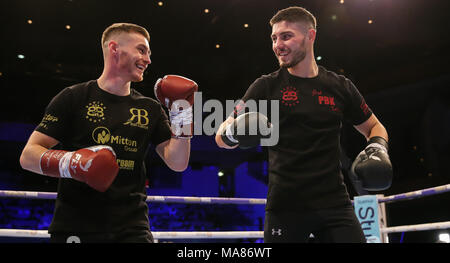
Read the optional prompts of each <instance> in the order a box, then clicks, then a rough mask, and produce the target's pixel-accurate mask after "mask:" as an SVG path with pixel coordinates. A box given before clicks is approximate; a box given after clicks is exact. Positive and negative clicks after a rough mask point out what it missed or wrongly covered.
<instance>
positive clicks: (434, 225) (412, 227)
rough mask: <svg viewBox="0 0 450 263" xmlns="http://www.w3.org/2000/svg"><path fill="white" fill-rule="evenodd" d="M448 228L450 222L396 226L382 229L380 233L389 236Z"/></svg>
mask: <svg viewBox="0 0 450 263" xmlns="http://www.w3.org/2000/svg"><path fill="white" fill-rule="evenodd" d="M446 228H450V221H447V222H439V223H428V224H419V225H408V226H394V227H387V228H381V229H380V231H381V232H383V233H385V234H389V233H398V232H409V231H425V230H435V229H446Z"/></svg>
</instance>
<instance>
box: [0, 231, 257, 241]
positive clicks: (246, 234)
mask: <svg viewBox="0 0 450 263" xmlns="http://www.w3.org/2000/svg"><path fill="white" fill-rule="evenodd" d="M152 235H153V238H155V239H238V238H263V236H264V233H263V231H211V232H207V231H198V232H196V231H181V232H169V231H167V232H166V231H158V232H153V231H152ZM0 237H27V238H50V234H49V233H48V231H47V230H28V229H0Z"/></svg>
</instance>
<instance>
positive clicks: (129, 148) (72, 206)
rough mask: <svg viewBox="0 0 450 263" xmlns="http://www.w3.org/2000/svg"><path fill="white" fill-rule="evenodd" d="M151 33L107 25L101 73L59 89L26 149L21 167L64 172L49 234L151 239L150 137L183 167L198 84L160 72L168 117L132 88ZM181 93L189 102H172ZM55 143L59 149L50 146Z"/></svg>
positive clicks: (158, 90)
mask: <svg viewBox="0 0 450 263" xmlns="http://www.w3.org/2000/svg"><path fill="white" fill-rule="evenodd" d="M149 41H150V36H149V34H148V32H147V30H146V29H145V28H143V27H141V26H138V25H135V24H129V23H117V24H113V25H111V26H109V27H108V28H107V29H106V30H105V31H104V32H103V36H102V49H103V55H104V60H105V64H104V70H103V73H102V75H101V76H100V77H99V78H98V79H97V80H91V81H88V82H84V83H80V84H76V85H73V86H71V87H67V88H65V89H63V90H62V91H61V92H60V93H59V94H57V95H56V96H55V97H54V98H53V99H52V101H51V102H50V104H49V105H48V106H47V108H46V111H45V115H44V118H43V119H42V121H41V123H40V124H39V125H38V126H37V128H36V129H35V131H34V132H33V133H32V134H31V136H30V138H29V140H28V142H27V144H26V145H25V148H24V149H23V152H22V155H21V157H20V163H21V165H22V167H23V168H24V169H27V170H30V171H33V172H36V173H39V174H43V175H47V176H53V177H58V178H61V179H60V180H59V184H58V196H57V199H56V204H55V211H54V216H53V220H52V223H51V225H50V227H49V233H50V234H51V241H52V242H153V237H152V234H151V232H150V227H149V219H148V207H147V204H146V202H145V200H146V197H147V195H146V190H145V180H146V175H145V174H146V171H145V169H144V167H143V162H144V159H145V154H146V151H147V147H148V145H149V144H153V145H155V149H156V152H157V153H158V154H159V155H160V156H161V158H162V159H163V160H164V161H165V163H166V164H167V165H168V167H169V168H171V169H173V170H175V171H183V170H184V169H186V167H187V164H188V162H189V156H190V138H191V137H192V133H190V131H189V129H186V127H188V128H189V127H190V126H192V109H191V107H190V105H192V104H193V94H194V92H195V91H196V90H197V88H198V87H197V84H196V83H195V82H194V81H192V80H189V79H187V78H184V77H180V76H175V75H169V76H166V77H164V78H163V79H160V80H158V82H157V84H156V85H155V87H154V89H155V94H156V95H157V98H158V100H160V101H162V102H163V103H164V105H165V106H166V107H168V108H169V112H170V115H171V117H170V119H169V118H168V117H167V115H166V113H165V112H164V110H163V108H162V106H161V104H160V103H158V101H156V100H154V99H151V98H148V97H144V96H143V95H141V94H140V93H139V92H137V91H136V90H134V89H133V88H131V82H138V81H142V80H143V73H144V71H145V69H146V68H147V66H148V65H149V64H150V63H151V61H150V47H149ZM178 99H183V100H184V101H185V102H186V104H185V106H186V107H184V108H178V107H174V108H172V107H171V106H172V105H171V104H172V102H173V101H175V100H178ZM177 126H178V127H177ZM181 126H182V127H185V129H183V130H181V129H180V127H181ZM58 144H59V148H61V149H63V150H56V149H51V148H52V147H54V146H56V145H58Z"/></svg>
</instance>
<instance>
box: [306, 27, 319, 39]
mask: <svg viewBox="0 0 450 263" xmlns="http://www.w3.org/2000/svg"><path fill="white" fill-rule="evenodd" d="M316 33H317V32H316V30H314V29H309V30H308V40H309V41H314V40H316Z"/></svg>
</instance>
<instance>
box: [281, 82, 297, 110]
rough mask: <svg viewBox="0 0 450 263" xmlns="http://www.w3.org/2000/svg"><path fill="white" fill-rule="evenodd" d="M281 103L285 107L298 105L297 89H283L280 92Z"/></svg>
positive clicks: (289, 87)
mask: <svg viewBox="0 0 450 263" xmlns="http://www.w3.org/2000/svg"><path fill="white" fill-rule="evenodd" d="M280 92H281V94H282V97H281V103H282V104H283V105H285V106H289V107H292V106H294V105H297V104H298V103H299V101H298V95H297V89H296V88H294V87H291V86H288V87H286V88H283V89H282V90H281V91H280Z"/></svg>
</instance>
